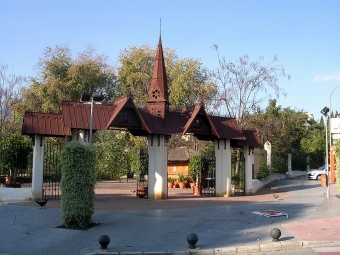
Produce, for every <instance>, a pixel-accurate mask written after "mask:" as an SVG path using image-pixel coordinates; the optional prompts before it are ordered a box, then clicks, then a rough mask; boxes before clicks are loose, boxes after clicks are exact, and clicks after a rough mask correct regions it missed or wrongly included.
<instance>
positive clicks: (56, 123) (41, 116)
mask: <svg viewBox="0 0 340 255" xmlns="http://www.w3.org/2000/svg"><path fill="white" fill-rule="evenodd" d="M22 134H25V135H36V134H39V135H46V136H66V135H68V136H69V135H71V129H70V128H67V127H65V126H64V122H63V117H62V116H61V115H60V114H52V113H36V112H26V113H25V116H24V122H23V125H22Z"/></svg>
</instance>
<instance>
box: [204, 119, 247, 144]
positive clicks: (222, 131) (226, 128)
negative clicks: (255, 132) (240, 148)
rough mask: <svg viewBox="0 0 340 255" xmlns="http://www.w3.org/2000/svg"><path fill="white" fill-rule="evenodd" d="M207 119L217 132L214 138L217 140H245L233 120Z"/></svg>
mask: <svg viewBox="0 0 340 255" xmlns="http://www.w3.org/2000/svg"><path fill="white" fill-rule="evenodd" d="M209 119H210V120H211V123H212V125H213V126H214V128H215V130H216V132H217V134H216V136H217V137H218V138H220V139H235V140H245V139H246V138H245V137H244V135H243V132H242V129H241V128H240V126H239V125H238V123H237V121H236V119H235V118H227V117H219V116H209Z"/></svg>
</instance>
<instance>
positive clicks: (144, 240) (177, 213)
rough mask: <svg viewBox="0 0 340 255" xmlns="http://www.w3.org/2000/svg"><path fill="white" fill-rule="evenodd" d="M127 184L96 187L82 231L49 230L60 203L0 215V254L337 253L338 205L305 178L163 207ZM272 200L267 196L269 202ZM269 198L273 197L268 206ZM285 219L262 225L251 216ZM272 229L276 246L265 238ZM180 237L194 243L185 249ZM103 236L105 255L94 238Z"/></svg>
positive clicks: (184, 197)
mask: <svg viewBox="0 0 340 255" xmlns="http://www.w3.org/2000/svg"><path fill="white" fill-rule="evenodd" d="M135 185H136V184H135V183H131V182H130V183H118V182H99V183H98V184H97V188H96V201H95V213H94V215H93V217H92V220H93V222H98V223H100V224H99V225H97V226H96V227H93V228H90V229H89V230H70V229H64V228H57V226H59V225H61V223H62V222H61V214H62V212H61V209H60V201H48V203H47V205H46V209H39V206H38V205H37V204H35V202H23V203H10V204H6V205H3V206H1V207H0V224H1V228H0V253H2V254H48V255H49V254H77V255H79V254H95V253H97V254H100V253H105V254H118V253H120V254H141V253H143V252H144V254H166V253H168V254H175V253H176V254H189V252H190V253H197V254H198V253H199V254H244V253H252V252H258V251H261V252H265V251H275V250H285V249H286V250H292V249H300V248H302V247H318V246H328V245H330V246H331V245H337V246H340V199H335V198H334V195H335V194H336V191H335V185H331V186H330V187H331V198H328V199H327V198H326V196H325V194H326V187H321V186H320V183H319V182H317V181H310V180H306V179H305V176H302V177H297V178H294V179H285V180H280V181H277V182H273V183H271V184H270V185H268V186H267V187H266V188H264V189H263V190H261V191H260V192H259V193H258V194H256V195H254V196H246V197H231V198H216V197H204V198H202V197H194V196H193V194H192V192H191V190H190V189H184V190H180V189H171V190H169V199H167V200H157V201H155V200H148V199H145V198H138V197H136V195H135V192H134V191H135V187H136V186H135ZM274 193H275V196H274ZM276 195H277V196H278V197H277V198H276ZM263 210H277V211H281V212H285V213H287V214H288V218H287V217H286V216H280V217H270V218H268V217H264V216H261V215H257V214H254V213H252V212H254V211H263ZM273 228H279V229H280V230H281V232H282V235H281V238H280V242H272V239H271V237H270V234H269V233H270V231H271V230H272V229H273ZM188 233H196V234H197V236H198V239H199V240H198V243H197V248H196V249H194V250H189V249H188V244H187V241H186V237H187V235H188ZM104 234H105V235H108V236H109V237H110V239H111V242H110V244H109V245H108V248H109V250H108V251H100V245H99V243H98V238H99V237H100V236H101V235H104Z"/></svg>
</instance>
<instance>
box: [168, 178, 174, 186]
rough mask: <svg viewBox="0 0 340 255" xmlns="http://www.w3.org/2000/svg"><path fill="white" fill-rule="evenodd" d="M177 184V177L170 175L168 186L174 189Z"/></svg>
mask: <svg viewBox="0 0 340 255" xmlns="http://www.w3.org/2000/svg"><path fill="white" fill-rule="evenodd" d="M174 185H175V178H172V177H168V188H170V189H172V188H173V187H174Z"/></svg>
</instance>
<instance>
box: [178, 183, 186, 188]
mask: <svg viewBox="0 0 340 255" xmlns="http://www.w3.org/2000/svg"><path fill="white" fill-rule="evenodd" d="M186 186H187V183H186V182H180V183H179V187H180V188H181V189H184V188H185V187H186Z"/></svg>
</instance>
